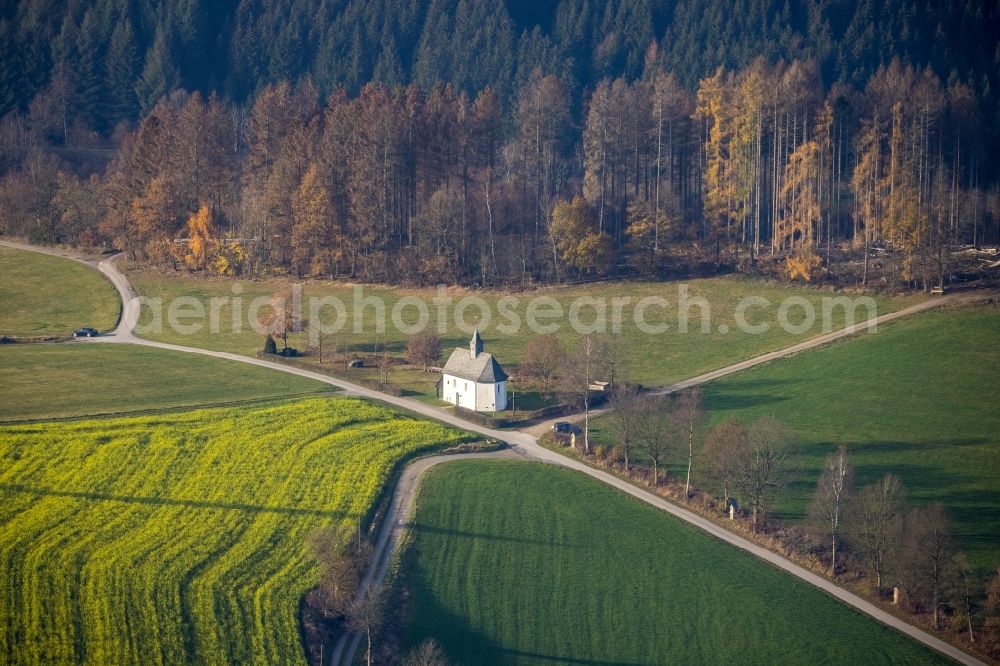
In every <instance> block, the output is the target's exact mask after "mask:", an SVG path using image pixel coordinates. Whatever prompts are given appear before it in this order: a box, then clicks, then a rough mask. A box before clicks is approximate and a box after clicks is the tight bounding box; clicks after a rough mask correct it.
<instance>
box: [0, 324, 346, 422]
mask: <svg viewBox="0 0 1000 666" xmlns="http://www.w3.org/2000/svg"><path fill="white" fill-rule="evenodd" d="M0 386H3V389H4V393H5V396H6V397H5V399H3V400H0V421H12V420H24V419H50V418H64V417H71V416H85V415H96V414H111V413H121V412H134V411H140V410H148V409H162V408H164V407H190V406H195V405H205V404H212V403H222V402H234V401H238V400H257V399H261V398H273V397H276V396H288V395H301V394H306V393H317V392H328V391H332V390H333V388H332V387H330V386H328V385H326V384H323V383H320V382H316V381H313V380H311V379H304V378H302V377H296V376H294V375H290V374H288V373H284V372H274V371H273V370H267V369H265V368H257V367H253V366H250V365H243V364H236V363H233V362H232V361H225V360H221V359H214V358H209V357H205V356H199V355H194V354H183V353H178V352H170V351H164V350H160V349H151V348H148V347H137V346H133V345H104V344H83V343H79V344H76V343H74V344H60V345H0Z"/></svg>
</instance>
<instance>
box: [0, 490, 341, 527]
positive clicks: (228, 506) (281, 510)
mask: <svg viewBox="0 0 1000 666" xmlns="http://www.w3.org/2000/svg"><path fill="white" fill-rule="evenodd" d="M0 492H8V493H12V494H14V493H24V494H31V495H38V496H39V497H66V498H70V499H81V500H88V501H92V502H123V503H125V504H146V505H150V506H181V507H189V508H195V509H223V510H227V511H244V512H246V513H276V514H283V515H288V516H317V517H321V518H355V519H356V518H357V517H358V516H357V515H356V514H351V513H348V512H346V511H324V510H321V509H304V508H300V507H288V506H262V505H258V504H244V503H241V502H215V501H208V500H194V499H174V498H171V497H143V496H135V495H114V494H110V493H97V492H87V491H75V490H55V489H53V488H39V487H36V486H28V485H24V484H19V483H0Z"/></svg>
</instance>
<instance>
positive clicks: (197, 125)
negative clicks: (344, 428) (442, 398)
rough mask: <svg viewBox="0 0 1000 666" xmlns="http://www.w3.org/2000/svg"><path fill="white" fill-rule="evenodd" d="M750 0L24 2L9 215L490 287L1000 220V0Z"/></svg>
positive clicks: (201, 262)
mask: <svg viewBox="0 0 1000 666" xmlns="http://www.w3.org/2000/svg"><path fill="white" fill-rule="evenodd" d="M735 4H736V6H735V7H730V8H721V7H720V5H719V4H718V3H712V2H708V1H707V0H677V1H675V2H669V1H654V0H648V1H646V2H625V1H624V0H622V1H615V2H608V3H590V2H587V1H586V0H562V1H561V2H558V3H552V4H551V5H547V6H545V7H541V8H540V7H538V6H536V5H535V4H533V3H527V2H513V1H511V2H507V3H506V4H503V3H487V2H483V1H479V0H433V1H432V2H426V3H409V4H406V5H403V4H398V3H388V2H364V3H362V2H323V3H319V2H317V1H316V0H295V1H289V2H276V3H259V2H253V1H252V0H241V2H239V3H235V2H230V3H225V2H220V3H208V2H199V1H198V0H187V1H184V2H175V3H162V4H161V3H152V2H138V3H125V2H122V1H121V0H100V1H97V2H94V3H79V4H78V3H65V2H51V3H42V2H28V1H23V2H18V3H12V4H11V5H9V6H7V7H6V8H5V9H3V10H0V44H2V45H3V46H0V49H3V50H2V51H0V59H2V62H3V67H2V71H0V113H3V114H4V115H3V118H2V120H0V232H2V233H7V234H13V235H20V236H25V237H29V238H31V239H34V240H37V241H45V242H66V243H77V244H81V245H90V246H99V245H107V244H112V245H114V246H115V247H117V248H119V249H122V250H125V251H127V252H128V253H129V254H130V255H131V256H132V257H133V258H135V259H137V260H142V261H149V262H151V263H154V264H160V265H164V266H181V265H186V266H187V267H188V268H190V269H193V270H211V271H215V272H219V273H226V274H240V275H259V274H268V273H289V274H292V275H296V276H300V277H305V276H324V277H351V278H356V279H364V280H371V281H380V282H414V283H436V282H462V283H470V284H472V283H476V284H482V285H499V284H529V283H538V282H549V281H565V280H576V279H593V278H597V277H603V276H619V275H630V276H631V275H643V276H647V275H648V276H666V275H673V274H684V273H690V272H693V271H706V270H720V269H726V270H731V269H736V270H742V271H746V272H762V271H763V272H767V271H777V272H779V273H781V274H784V275H786V276H788V277H793V278H794V277H797V278H803V279H805V280H815V279H820V278H821V277H822V278H824V279H830V278H835V277H836V276H837V274H838V272H840V268H839V267H840V266H847V265H848V264H852V265H854V266H855V268H854V269H852V270H853V272H852V273H851V279H852V280H855V279H856V280H857V281H859V282H861V283H864V284H881V285H896V284H902V283H908V284H910V285H911V286H915V287H923V288H929V287H930V285H932V284H940V283H942V282H943V281H944V280H945V279H946V278H947V276H948V275H949V273H950V272H951V271H952V266H951V256H952V254H953V251H954V250H955V249H956V248H958V247H961V246H965V245H969V244H972V245H979V244H982V243H994V242H996V241H997V239H998V236H1000V197H998V190H997V183H998V172H997V167H996V164H995V161H993V160H991V159H989V158H990V156H992V155H995V154H996V151H997V145H998V144H997V137H998V132H997V129H998V125H1000V123H997V118H998V116H997V109H998V108H1000V107H998V104H997V100H996V96H995V93H994V92H993V91H994V90H995V89H996V86H997V84H998V83H1000V82H998V81H997V77H998V73H1000V45H998V43H997V40H996V37H995V36H996V35H997V34H1000V11H998V8H997V6H996V3H974V2H968V3H965V4H962V3H960V2H949V1H941V2H935V3H928V4H926V5H924V4H918V3H910V2H906V1H904V0H894V1H893V2H887V3H870V2H863V3H847V2H840V1H837V0H827V1H825V2H819V3H806V2H785V3H774V2H766V1H764V0H746V1H743V2H739V3H735ZM869 259H871V261H869ZM844 272H845V274H846V272H847V270H846V269H845V271H844Z"/></svg>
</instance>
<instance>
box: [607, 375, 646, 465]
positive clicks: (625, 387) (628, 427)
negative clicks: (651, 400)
mask: <svg viewBox="0 0 1000 666" xmlns="http://www.w3.org/2000/svg"><path fill="white" fill-rule="evenodd" d="M641 399H642V398H641V394H640V392H639V389H638V387H636V386H633V385H631V384H621V385H620V386H616V387H615V388H614V390H613V391H612V393H611V420H612V421H613V422H614V424H615V430H616V433H617V435H618V441H619V442H621V446H622V451H623V452H624V454H625V471H626V472H627V471H628V468H629V453H630V451H631V447H632V442H633V441H634V439H635V436H636V432H635V430H636V425H637V424H636V420H637V417H638V414H639V403H640V402H641Z"/></svg>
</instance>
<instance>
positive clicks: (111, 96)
mask: <svg viewBox="0 0 1000 666" xmlns="http://www.w3.org/2000/svg"><path fill="white" fill-rule="evenodd" d="M104 65H105V68H106V69H107V81H108V110H109V125H112V126H113V125H114V124H115V123H117V122H118V121H121V120H132V119H134V118H135V117H136V115H137V114H138V112H139V102H138V100H137V98H136V92H135V86H136V82H137V79H138V77H139V49H138V47H137V45H136V40H135V32H134V31H133V30H132V23H131V21H129V19H128V18H123V19H121V20H119V21H118V24H117V25H115V30H114V32H113V33H112V35H111V43H110V44H109V45H108V55H107V56H106V57H105V60H104Z"/></svg>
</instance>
